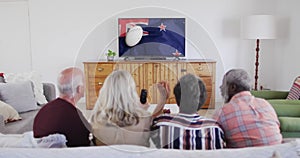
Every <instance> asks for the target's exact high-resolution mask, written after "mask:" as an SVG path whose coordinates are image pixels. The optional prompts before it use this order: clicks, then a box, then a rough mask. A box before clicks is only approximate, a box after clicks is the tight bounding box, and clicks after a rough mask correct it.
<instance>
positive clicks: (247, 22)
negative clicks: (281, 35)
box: [241, 15, 276, 90]
mask: <svg viewBox="0 0 300 158" xmlns="http://www.w3.org/2000/svg"><path fill="white" fill-rule="evenodd" d="M275 23H276V22H275V17H274V16H272V15H251V16H247V17H245V18H242V21H241V36H242V38H244V39H255V40H256V49H255V50H256V60H255V77H254V79H255V85H254V90H257V81H258V65H259V62H258V58H259V49H260V48H259V44H260V43H259V42H260V40H261V39H275V38H276V28H275Z"/></svg>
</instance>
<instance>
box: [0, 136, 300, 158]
mask: <svg viewBox="0 0 300 158" xmlns="http://www.w3.org/2000/svg"><path fill="white" fill-rule="evenodd" d="M0 157H1V158H2V157H3V158H4V157H13V158H27V157H28V158H40V157H43V158H53V157H55V158H81V157H84V158H94V157H105V158H115V157H136V158H137V157H143V158H153V157H159V158H167V157H176V158H187V157H194V158H215V157H222V158H232V157H234V158H297V157H300V140H297V139H296V140H292V141H290V142H286V143H283V144H278V145H272V146H264V147H247V148H239V149H220V150H206V151H205V150H176V149H156V148H147V147H143V146H135V145H110V146H91V147H73V148H49V149H45V148H32V147H28V148H24V147H22V148H16V147H14V148H13V147H7V148H0Z"/></svg>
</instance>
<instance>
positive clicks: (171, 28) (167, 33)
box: [118, 18, 186, 57]
mask: <svg viewBox="0 0 300 158" xmlns="http://www.w3.org/2000/svg"><path fill="white" fill-rule="evenodd" d="M118 25H119V40H118V42H119V43H118V44H119V56H120V57H174V53H176V52H177V53H181V54H180V57H185V42H186V41H185V18H119V19H118ZM136 25H138V26H141V27H142V29H143V36H142V38H141V40H140V41H139V43H138V44H137V45H135V46H132V47H130V46H128V45H127V44H126V42H125V38H126V33H127V32H128V31H129V30H130V28H132V27H134V26H136Z"/></svg>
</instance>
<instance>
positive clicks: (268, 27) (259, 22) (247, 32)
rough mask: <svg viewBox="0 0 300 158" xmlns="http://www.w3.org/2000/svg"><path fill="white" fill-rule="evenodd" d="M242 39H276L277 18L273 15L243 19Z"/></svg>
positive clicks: (252, 16)
mask: <svg viewBox="0 0 300 158" xmlns="http://www.w3.org/2000/svg"><path fill="white" fill-rule="evenodd" d="M241 37H242V38H245V39H275V38H276V20H275V17H274V16H272V15H251V16H248V17H245V18H243V19H242V21H241Z"/></svg>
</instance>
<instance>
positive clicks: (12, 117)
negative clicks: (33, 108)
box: [0, 100, 22, 123]
mask: <svg viewBox="0 0 300 158" xmlns="http://www.w3.org/2000/svg"><path fill="white" fill-rule="evenodd" d="M0 115H2V116H3V120H4V123H7V122H12V121H16V120H20V119H22V118H21V117H20V115H19V113H18V112H17V111H16V110H15V109H14V108H13V107H11V106H10V105H8V104H6V103H5V102H3V101H1V100H0Z"/></svg>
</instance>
